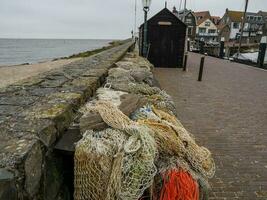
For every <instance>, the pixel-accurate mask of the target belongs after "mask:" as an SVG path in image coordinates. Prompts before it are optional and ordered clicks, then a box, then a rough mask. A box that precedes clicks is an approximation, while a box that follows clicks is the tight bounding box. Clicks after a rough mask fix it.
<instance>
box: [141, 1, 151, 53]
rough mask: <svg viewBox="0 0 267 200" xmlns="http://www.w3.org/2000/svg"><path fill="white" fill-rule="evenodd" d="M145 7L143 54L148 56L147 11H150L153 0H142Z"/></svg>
mask: <svg viewBox="0 0 267 200" xmlns="http://www.w3.org/2000/svg"><path fill="white" fill-rule="evenodd" d="M142 2H143V9H144V13H145V22H144V42H143V56H145V57H147V50H148V45H147V12H148V11H149V7H150V5H151V0H142Z"/></svg>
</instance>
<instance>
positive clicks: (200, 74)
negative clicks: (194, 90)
mask: <svg viewBox="0 0 267 200" xmlns="http://www.w3.org/2000/svg"><path fill="white" fill-rule="evenodd" d="M204 62H205V56H202V57H201V60H200V67H199V73H198V81H202V75H203V69H204Z"/></svg>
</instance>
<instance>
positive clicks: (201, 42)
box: [199, 40, 205, 54]
mask: <svg viewBox="0 0 267 200" xmlns="http://www.w3.org/2000/svg"><path fill="white" fill-rule="evenodd" d="M204 45H205V42H204V41H203V40H201V41H200V42H199V53H201V54H204Z"/></svg>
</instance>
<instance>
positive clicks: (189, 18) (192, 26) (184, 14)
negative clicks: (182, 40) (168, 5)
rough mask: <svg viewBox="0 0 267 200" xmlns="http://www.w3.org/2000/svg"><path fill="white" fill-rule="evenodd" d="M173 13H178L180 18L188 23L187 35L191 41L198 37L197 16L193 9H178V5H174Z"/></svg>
mask: <svg viewBox="0 0 267 200" xmlns="http://www.w3.org/2000/svg"><path fill="white" fill-rule="evenodd" d="M172 13H173V14H174V15H176V16H177V17H178V18H179V19H180V20H182V21H184V23H185V24H186V25H187V36H188V38H189V39H190V40H191V41H194V40H195V38H196V18H195V16H194V13H193V12H192V11H191V10H187V9H186V10H185V11H184V10H182V11H179V12H178V11H177V10H176V7H173V11H172Z"/></svg>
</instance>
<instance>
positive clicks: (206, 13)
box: [194, 11, 211, 18]
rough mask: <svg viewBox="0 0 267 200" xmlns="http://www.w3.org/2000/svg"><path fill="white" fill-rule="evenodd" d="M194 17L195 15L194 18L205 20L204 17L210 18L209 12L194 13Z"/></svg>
mask: <svg viewBox="0 0 267 200" xmlns="http://www.w3.org/2000/svg"><path fill="white" fill-rule="evenodd" d="M194 15H195V16H196V17H202V18H205V17H211V15H210V12H209V11H201V12H194Z"/></svg>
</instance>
